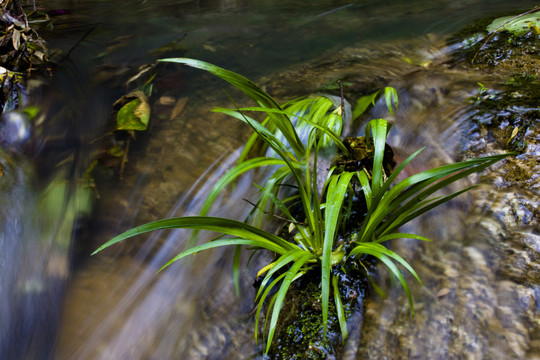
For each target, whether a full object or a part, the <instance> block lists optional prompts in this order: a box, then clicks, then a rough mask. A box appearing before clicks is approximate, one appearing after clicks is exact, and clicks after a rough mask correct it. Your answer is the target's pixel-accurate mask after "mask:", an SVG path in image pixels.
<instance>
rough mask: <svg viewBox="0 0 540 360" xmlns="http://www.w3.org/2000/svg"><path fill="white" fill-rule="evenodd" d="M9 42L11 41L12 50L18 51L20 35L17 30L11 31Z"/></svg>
mask: <svg viewBox="0 0 540 360" xmlns="http://www.w3.org/2000/svg"><path fill="white" fill-rule="evenodd" d="M11 41H13V48H14V49H15V50H19V47H20V45H21V33H20V32H19V31H18V30H17V29H13V34H12V35H11Z"/></svg>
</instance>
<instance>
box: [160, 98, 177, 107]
mask: <svg viewBox="0 0 540 360" xmlns="http://www.w3.org/2000/svg"><path fill="white" fill-rule="evenodd" d="M174 103H175V99H174V98H173V97H172V96H162V97H160V98H159V105H165V106H171V105H173V104H174Z"/></svg>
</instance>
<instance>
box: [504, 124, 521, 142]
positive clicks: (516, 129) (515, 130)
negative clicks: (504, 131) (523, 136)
mask: <svg viewBox="0 0 540 360" xmlns="http://www.w3.org/2000/svg"><path fill="white" fill-rule="evenodd" d="M518 132H519V127H517V126H516V127H515V128H514V130H513V131H512V135H510V139H508V141H507V142H506V145H508V144H510V142H511V141H512V139H513V138H515V137H516V135H517V134H518Z"/></svg>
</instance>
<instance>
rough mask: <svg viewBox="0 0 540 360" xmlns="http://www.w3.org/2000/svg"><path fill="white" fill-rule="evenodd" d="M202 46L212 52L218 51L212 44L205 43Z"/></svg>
mask: <svg viewBox="0 0 540 360" xmlns="http://www.w3.org/2000/svg"><path fill="white" fill-rule="evenodd" d="M202 47H203V49H204V50H208V51H211V52H216V51H217V50H216V48H215V47H213V46H212V45H210V44H204V45H203V46H202Z"/></svg>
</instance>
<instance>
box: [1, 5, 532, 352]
mask: <svg viewBox="0 0 540 360" xmlns="http://www.w3.org/2000/svg"><path fill="white" fill-rule="evenodd" d="M42 5H43V6H45V7H46V8H47V9H50V10H62V11H58V12H57V14H55V16H52V22H51V24H50V26H49V27H48V28H47V29H48V30H47V29H45V28H44V29H43V32H42V36H43V37H44V38H45V39H47V40H48V42H49V44H50V46H51V47H53V48H59V49H62V51H63V53H64V54H68V56H67V57H66V58H64V59H63V60H62V62H61V63H60V65H59V66H58V68H57V69H56V70H55V75H54V76H53V78H52V79H46V80H45V81H44V83H42V84H41V85H40V86H41V87H40V90H38V91H36V92H35V94H34V95H33V96H32V97H31V98H30V100H29V101H30V102H31V103H33V104H36V105H38V106H40V107H41V108H42V109H43V113H44V114H45V116H44V120H43V121H44V123H45V124H46V125H47V126H45V127H44V128H45V129H46V130H45V131H43V132H42V133H41V134H39V135H37V136H36V139H35V140H34V142H35V145H34V146H33V147H32V149H31V151H30V150H28V151H26V152H25V153H24V154H20V153H9V152H6V153H2V154H0V155H1V156H0V161H1V165H2V169H3V172H4V175H3V177H2V178H1V179H2V181H3V183H2V187H1V188H0V190H1V191H2V194H1V196H2V198H1V199H2V204H1V205H0V229H1V231H0V249H1V254H0V271H1V275H0V292H1V293H2V295H3V298H4V300H3V301H2V303H1V304H0V359H14V360H15V359H173V358H174V359H231V360H232V359H257V358H262V356H261V355H260V354H261V347H260V344H259V345H256V344H255V342H254V339H253V326H254V324H253V318H252V316H250V312H251V310H252V308H253V297H254V290H253V288H252V287H251V284H252V282H253V279H254V277H255V273H254V272H256V270H255V269H256V266H250V267H249V268H248V269H246V270H245V271H243V272H242V273H241V283H242V285H243V286H241V289H240V291H241V293H240V296H236V295H235V294H234V287H233V284H232V264H231V259H232V252H231V250H230V249H224V250H218V251H213V252H205V253H201V254H198V255H197V256H196V257H195V258H194V260H193V261H191V262H190V261H187V262H184V263H182V264H174V265H172V266H170V267H169V268H168V269H167V270H165V271H162V272H160V273H159V274H156V273H157V271H158V269H159V268H160V267H161V266H162V265H163V264H164V263H165V262H166V261H167V260H168V259H169V258H171V257H172V256H174V255H176V254H177V253H178V252H179V251H181V250H182V249H183V248H184V246H185V242H186V240H187V238H188V237H189V234H188V233H186V232H183V231H172V232H167V233H156V234H152V235H150V236H149V237H144V236H141V237H140V238H139V239H133V240H130V241H128V242H126V243H125V244H120V245H117V246H115V247H112V248H110V249H108V250H107V251H104V252H102V253H100V254H99V255H97V256H93V257H90V253H91V252H92V251H93V250H94V249H95V248H97V247H98V246H99V245H101V244H102V243H104V242H105V241H106V240H108V239H110V238H111V237H112V236H114V235H116V234H118V233H119V232H121V231H123V230H126V229H128V228H130V227H132V226H135V225H139V224H142V223H144V222H148V221H152V220H157V219H160V218H164V217H171V216H180V215H188V214H196V213H197V211H198V208H199V207H200V205H201V203H202V201H204V199H205V197H206V194H208V192H209V191H210V189H211V187H212V185H213V184H214V183H215V181H216V180H217V179H218V178H219V177H220V175H222V174H223V173H224V171H226V170H227V169H228V168H230V167H231V166H232V164H234V161H235V159H236V158H237V156H238V155H239V151H238V149H239V147H240V146H241V145H242V141H244V140H245V139H246V138H247V136H248V135H249V132H248V129H246V128H245V127H243V126H242V125H241V124H239V123H238V122H235V121H234V120H232V119H228V118H225V117H224V116H220V115H218V114H215V113H212V112H211V109H212V108H213V107H214V106H223V107H231V105H230V102H229V101H228V100H227V97H226V96H225V95H224V94H223V91H222V89H223V88H226V89H227V91H228V92H229V93H230V94H231V95H232V96H233V98H234V99H235V100H237V101H238V102H239V106H242V105H248V104H250V103H249V102H248V101H247V100H246V99H245V98H244V97H242V96H239V95H238V94H237V92H235V91H234V90H233V89H231V88H230V87H228V86H227V87H224V86H223V84H224V83H223V82H221V81H219V80H216V79H213V78H212V77H211V76H209V75H207V74H206V73H203V72H201V71H194V70H189V69H185V68H182V67H181V66H170V65H166V66H165V65H163V66H162V65H160V68H159V69H160V71H159V72H158V76H157V77H156V94H155V95H154V97H152V99H151V106H152V116H151V120H150V121H151V122H150V127H149V129H148V131H146V132H144V133H140V134H137V136H136V139H135V140H133V141H132V143H131V147H130V152H129V155H128V162H127V163H126V165H125V169H124V172H123V178H122V179H121V180H120V179H119V173H118V169H116V170H115V171H113V170H107V169H105V170H101V171H99V172H98V173H96V174H95V175H94V176H95V181H96V185H97V191H98V192H99V199H96V192H94V191H93V190H91V189H90V190H89V189H87V188H85V187H84V186H82V185H81V184H80V178H81V177H82V176H83V175H84V174H85V171H86V170H87V169H88V167H89V166H90V163H91V159H92V157H93V156H95V153H96V152H97V151H98V148H99V144H100V139H101V137H102V136H103V135H104V134H105V133H106V131H107V123H108V122H109V121H111V120H110V119H109V116H110V109H111V108H112V104H113V102H114V101H116V100H117V99H118V98H119V97H120V96H122V95H124V94H125V93H126V92H128V91H129V89H127V88H126V87H125V85H124V83H125V81H126V79H128V78H129V77H130V74H135V73H137V69H138V67H139V66H141V65H143V64H148V63H153V62H154V61H155V60H156V59H157V58H160V57H175V56H178V57H180V56H182V57H191V58H196V59H201V60H205V61H209V62H212V63H215V64H217V65H219V66H222V67H224V68H226V69H230V70H233V71H235V72H238V73H241V74H243V75H245V76H248V77H250V78H251V79H253V80H256V81H258V82H260V83H261V84H263V85H264V86H265V88H266V89H267V90H268V91H269V92H270V93H271V94H272V95H275V96H276V97H277V98H278V99H280V100H288V99H290V98H292V97H294V96H299V95H306V94H310V93H316V92H318V91H320V90H318V89H321V88H325V87H326V86H327V85H328V84H330V85H332V84H334V83H335V81H336V80H338V79H341V78H344V79H350V81H351V82H353V83H354V84H360V85H362V86H364V87H365V89H367V90H372V88H373V89H375V88H377V87H381V86H387V85H390V86H395V87H396V88H397V89H398V91H399V95H400V110H399V112H398V113H397V114H396V116H395V119H394V122H395V127H394V129H393V130H392V131H393V132H392V133H391V137H390V140H389V141H390V144H391V145H392V147H394V148H395V149H396V153H397V154H398V156H400V157H402V158H404V157H406V156H408V155H409V154H411V153H412V152H414V151H416V150H417V149H418V148H420V147H422V146H427V148H426V150H425V151H424V152H423V154H422V155H421V157H420V158H419V159H418V160H417V161H416V165H414V164H413V167H412V168H411V169H410V170H409V171H410V172H411V173H415V172H418V171H421V170H424V169H426V168H427V167H431V166H437V165H441V164H445V163H449V162H453V161H459V160H461V159H462V157H463V156H465V155H463V153H464V152H466V151H469V152H471V151H472V153H474V154H477V155H478V154H484V153H485V154H488V153H489V152H490V151H491V150H492V149H487V150H486V149H484V148H482V147H481V146H478V139H477V138H475V137H474V136H473V135H474V129H473V128H471V127H470V125H468V123H467V122H466V119H467V118H469V117H470V116H471V114H472V113H473V110H471V107H470V102H468V99H469V98H470V97H471V96H475V95H476V94H477V93H478V84H477V83H478V82H481V83H483V84H485V85H486V86H487V87H490V86H493V87H497V85H498V82H497V79H496V77H494V76H493V75H492V74H482V73H478V72H476V73H474V72H470V71H459V70H456V69H447V68H442V67H439V68H437V67H434V68H429V69H428V68H426V67H424V66H420V64H423V63H425V62H426V61H428V62H429V61H435V62H436V61H437V59H440V58H444V56H445V53H446V52H448V51H449V49H448V48H447V47H446V45H445V44H444V38H445V36H446V35H448V34H451V33H452V32H455V31H457V30H459V29H460V28H461V27H463V26H465V25H467V24H470V23H471V22H473V21H474V20H476V19H479V18H484V17H488V16H498V15H500V14H501V13H502V14H504V13H505V12H514V13H519V12H520V11H522V10H524V9H525V10H526V9H528V7H530V6H532V4H531V2H530V1H512V2H508V1H507V0H500V1H498V0H489V1H488V0H476V1H474V0H469V1H465V0H464V1H459V0H453V1H446V0H444V1H443V0H441V1H416V0H413V1H411V0H407V1H406V0H394V1H380V0H373V1H368V0H366V1H319V0H317V1H289V0H279V1H278V0H275V1H274V0H273V1H260V0H259V1H256V0H237V1H234V0H229V1H226V0H222V1H203V0H199V1H165V0H156V1H142V0H138V1H134V0H124V1H97V0H95V1H89V0H87V1H85V0H80V1H62V0H57V1H53V0H50V1H44V2H43V4H42ZM171 43H172V45H171ZM405 58H406V59H409V60H408V61H404V60H403V59H405ZM164 98H167V99H172V102H171V101H169V100H168V101H163V99H164ZM381 109H382V106H381V104H379V105H378V106H376V107H375V109H374V110H373V112H372V114H371V115H372V116H374V117H375V116H378V115H379V113H380V112H382V110H381ZM536 126H538V125H536ZM359 128H360V126H353V127H352V130H351V131H352V134H353V135H355V134H357V133H359ZM471 134H473V135H471ZM536 134H538V132H536ZM464 139H465V140H464ZM467 139H468V140H467ZM469 140H470V141H471V143H470V144H473V145H470V144H469V143H468V142H467V141H469ZM537 140H538V139H537ZM474 141H476V142H474ZM530 143H531V144H532V145H531V146H533V145H535V143H534V142H530ZM467 144H469V145H467ZM531 151H532V154H533V156H538V151H539V150H538V148H537V147H536V148H534V147H533V148H531ZM536 169H537V168H536ZM535 179H536V180H535ZM537 180H538V178H537V177H534V178H533V180H531V182H530V183H526V184H518V185H516V186H514V187H510V188H508V187H504V186H503V187H502V188H504V191H503V190H500V188H497V187H496V186H493V185H492V183H495V184H500V183H501V182H502V180H498V178H497V176H496V175H494V176H493V177H492V178H486V177H484V178H482V177H475V178H473V179H469V180H468V182H465V183H464V184H462V185H467V184H470V183H475V182H478V181H480V182H481V183H482V184H483V185H482V186H481V187H479V188H477V189H475V190H473V192H471V194H470V195H467V196H463V197H460V198H458V199H457V200H456V201H454V202H453V203H452V204H449V205H448V206H446V207H445V208H444V209H442V210H440V211H435V212H432V213H431V214H430V215H427V216H426V217H424V218H422V219H420V220H419V221H417V222H415V223H414V224H411V225H410V226H409V228H408V229H406V231H407V232H412V233H418V234H421V235H423V236H427V237H429V238H432V239H433V240H434V241H433V242H432V243H428V244H417V243H415V242H408V241H405V242H403V243H399V245H397V244H396V246H397V248H396V249H394V250H397V251H398V252H400V253H402V254H404V257H405V258H406V259H407V260H408V261H410V263H411V265H412V266H413V267H414V268H415V269H417V271H418V273H419V275H420V277H421V278H422V279H423V280H424V285H425V286H424V287H420V286H419V285H417V284H413V283H412V281H411V283H410V284H412V285H413V286H412V288H413V292H414V296H415V301H416V302H417V306H416V313H417V315H416V317H415V319H411V318H410V314H409V312H408V303H407V300H406V298H405V297H404V296H403V294H402V293H401V289H400V287H399V284H393V283H390V282H388V283H387V284H386V283H385V285H384V286H385V288H386V290H387V292H388V294H389V297H388V298H387V299H386V300H384V301H383V300H382V299H380V298H378V297H376V296H374V297H373V298H372V299H368V301H367V305H366V306H367V312H366V319H365V323H364V328H363V334H362V338H361V340H360V343H359V344H358V345H357V346H356V347H355V349H357V351H352V353H347V354H346V356H345V357H344V358H347V359H349V358H350V359H356V358H358V359H364V358H365V359H398V358H411V359H412V358H415V359H428V358H429V359H446V358H448V359H482V358H489V359H497V358H501V359H502V358H505V359H526V358H528V359H532V358H540V321H539V320H538V319H539V318H540V317H539V309H540V281H539V279H540V277H539V275H538V273H537V272H538V271H539V270H538V266H536V265H534V263H535V262H538V253H539V252H540V245H538V244H539V243H540V241H539V240H538V237H539V235H538V234H539V229H538V213H537V212H534V211H533V210H531V209H534V208H538V204H539V202H538V196H539V195H538V194H539V191H540V190H539V186H538V181H537ZM253 181H260V179H259V180H257V179H253V178H251V179H244V180H242V182H240V183H238V184H237V186H236V187H235V189H234V190H232V191H231V192H230V193H228V194H227V195H226V196H225V197H224V198H222V199H220V203H219V204H218V206H216V209H217V210H215V211H214V212H213V214H214V215H218V216H219V215H221V216H226V217H230V218H236V219H242V218H243V216H245V213H246V211H247V210H249V208H248V207H247V206H246V203H245V202H244V201H243V200H242V199H243V198H248V199H250V198H254V197H255V195H256V192H255V190H253V187H252V186H251V183H252V182H253ZM497 181H499V182H497ZM520 186H521V187H520ZM525 187H527V191H525V190H523V189H524V188H525ZM505 209H506V210H505ZM505 211H510V213H511V214H514V215H515V216H507V217H508V218H505V215H504V213H505ZM516 214H517V215H516ZM508 223H511V226H509V225H508ZM493 231H494V232H495V233H496V234H497V239H500V241H501V243H502V244H509V245H505V246H500V245H497V244H494V243H493V241H494V240H493V238H494V236H493ZM519 239H521V240H519ZM523 239H524V240H523ZM513 243H515V244H516V245H515V246H513V245H512V244H513ZM519 250H523V251H524V254H521V253H520V252H519ZM264 256H265V255H260V256H259V258H255V259H254V260H253V262H257V261H260V260H261V259H260V257H264ZM512 261H516V262H520V264H522V265H520V266H521V267H520V266H517V267H516V269H517V270H515V271H513V272H512V271H511V270H509V269H507V267H511V266H512V265H511V263H512ZM526 261H529V263H526ZM523 262H525V263H526V264H525V265H523ZM527 264H529V265H527ZM497 268H503V269H504V270H500V271H499V270H496V269H497ZM520 269H521V270H520ZM520 271H522V272H525V273H527V272H528V273H530V276H528V277H526V276H522V273H521V272H520ZM383 279H384V277H383Z"/></svg>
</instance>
